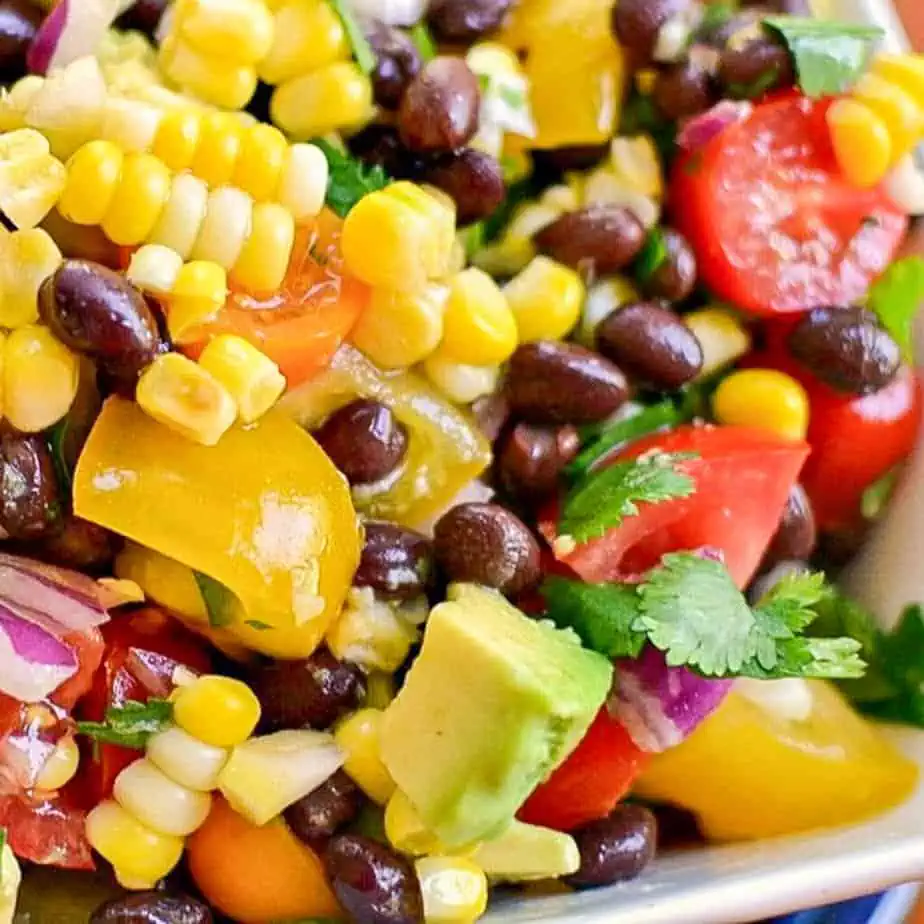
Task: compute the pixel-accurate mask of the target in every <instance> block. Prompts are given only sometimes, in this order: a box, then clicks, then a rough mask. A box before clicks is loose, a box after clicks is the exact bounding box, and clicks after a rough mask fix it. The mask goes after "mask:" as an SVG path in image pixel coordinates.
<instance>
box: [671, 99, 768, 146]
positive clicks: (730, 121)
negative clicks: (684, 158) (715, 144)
mask: <svg viewBox="0 0 924 924" xmlns="http://www.w3.org/2000/svg"><path fill="white" fill-rule="evenodd" d="M753 109H754V106H753V104H752V103H749V102H747V101H742V102H733V101H732V100H727V99H726V100H722V102H721V103H717V104H716V105H715V106H713V107H712V108H711V109H707V110H706V112H704V113H702V114H701V115H698V116H694V117H693V118H692V119H690V120H688V121H687V122H685V123H684V125H683V127H682V128H681V129H680V133H679V134H678V135H677V146H678V147H679V148H681V149H682V150H684V151H695V150H697V149H698V148H701V147H702V146H703V145H704V144H706V143H707V142H709V141H711V140H712V139H713V138H715V136H716V135H718V134H720V133H721V132H723V131H724V130H725V129H726V128H728V126H729V125H734V124H735V123H736V122H741V121H743V120H744V119H746V118H747V117H748V116H749V115H750V114H751V112H752V111H753Z"/></svg>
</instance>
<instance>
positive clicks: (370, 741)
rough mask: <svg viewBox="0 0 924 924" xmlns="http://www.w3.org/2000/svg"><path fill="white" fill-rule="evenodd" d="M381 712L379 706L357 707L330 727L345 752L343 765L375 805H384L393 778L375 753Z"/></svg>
mask: <svg viewBox="0 0 924 924" xmlns="http://www.w3.org/2000/svg"><path fill="white" fill-rule="evenodd" d="M383 714H384V713H382V712H381V710H379V709H360V710H359V711H358V712H354V713H353V714H352V715H350V716H347V718H345V719H344V720H343V721H342V722H340V724H339V725H338V726H337V727H336V728H335V729H334V740H335V741H336V742H337V744H339V745H340V747H341V748H343V750H344V751H345V752H346V755H347V759H346V762H345V763H344V765H343V769H344V770H345V771H346V773H347V774H348V775H349V776H350V778H351V779H352V780H353V782H354V783H356V785H357V786H359V788H360V789H361V790H362V791H363V792H364V793H365V794H366V795H367V796H368V797H369V798H370V799H372V801H373V802H376V803H378V804H379V805H385V804H386V803H387V802H388V800H389V799H390V798H391V797H392V794H393V793H394V791H395V781H394V780H393V779H392V778H391V774H389V772H388V770H387V769H386V768H385V764H383V763H382V758H381V755H380V753H379V737H380V734H381V728H382V716H383Z"/></svg>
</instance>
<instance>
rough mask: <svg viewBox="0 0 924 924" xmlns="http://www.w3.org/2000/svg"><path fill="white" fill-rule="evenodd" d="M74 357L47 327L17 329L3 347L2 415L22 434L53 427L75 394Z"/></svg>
mask: <svg viewBox="0 0 924 924" xmlns="http://www.w3.org/2000/svg"><path fill="white" fill-rule="evenodd" d="M78 374H79V364H78V362H77V357H76V356H75V355H74V354H73V353H71V351H70V350H69V349H68V348H67V347H66V346H64V344H62V343H60V342H59V341H58V340H56V339H55V338H54V336H53V335H52V333H51V331H50V330H48V328H47V327H42V326H41V325H38V324H29V325H26V326H25V327H20V328H17V329H16V330H14V331H12V332H11V333H10V335H9V336H8V337H7V340H6V343H5V344H4V346H3V411H4V414H5V415H6V418H7V420H9V422H10V423H11V424H12V425H13V426H14V427H15V428H16V429H17V430H21V431H22V432H23V433H38V432H39V431H41V430H44V429H46V428H47V427H50V426H51V425H52V424H56V423H57V422H58V421H59V420H60V419H61V418H62V417H63V416H64V415H65V414H66V413H67V412H68V410H69V408H70V406H71V404H73V402H74V396H75V395H76V394H77V380H78Z"/></svg>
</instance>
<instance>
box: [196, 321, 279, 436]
mask: <svg viewBox="0 0 924 924" xmlns="http://www.w3.org/2000/svg"><path fill="white" fill-rule="evenodd" d="M199 365H200V366H202V368H203V369H205V371H206V372H210V373H211V374H212V375H213V376H215V378H216V379H218V381H219V382H221V384H222V385H224V386H225V388H227V389H228V392H229V393H230V395H231V397H232V398H234V400H235V401H236V402H237V412H238V416H239V417H240V418H241V420H242V421H243V422H244V423H253V422H254V421H255V420H257V419H258V418H260V417H262V416H263V415H264V414H265V413H266V412H267V411H268V410H269V409H270V408H271V407H272V406H273V405H274V404H275V403H276V402H277V401H278V400H279V397H280V396H281V395H282V393H283V392H284V391H285V389H286V380H285V376H283V374H282V373H281V372H280V371H279V366H277V365H276V363H274V362H273V361H272V360H271V359H270V358H269V357H268V356H265V355H264V354H263V353H261V352H260V351H259V350H258V349H257V348H256V347H255V346H254V345H253V344H251V343H248V342H247V341H246V340H244V339H243V338H242V337H235V336H234V335H233V334H220V335H219V336H218V337H215V338H214V339H213V340H212V341H211V342H210V343H209V344H208V346H207V347H206V348H205V349H204V350H203V351H202V355H201V356H200V357H199Z"/></svg>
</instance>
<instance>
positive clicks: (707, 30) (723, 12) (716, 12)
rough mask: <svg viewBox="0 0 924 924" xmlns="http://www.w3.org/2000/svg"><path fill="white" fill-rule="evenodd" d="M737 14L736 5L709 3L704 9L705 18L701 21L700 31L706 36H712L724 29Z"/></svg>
mask: <svg viewBox="0 0 924 924" xmlns="http://www.w3.org/2000/svg"><path fill="white" fill-rule="evenodd" d="M736 12H737V4H734V3H707V4H705V6H704V7H703V18H702V20H700V24H699V31H700V32H701V33H703V34H704V35H711V34H712V33H714V32H717V31H718V30H719V29H721V28H722V26H724V25H725V24H726V23H727V22H728V21H729V20H730V19H731V18H732V16H734V15H735V13H736Z"/></svg>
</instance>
